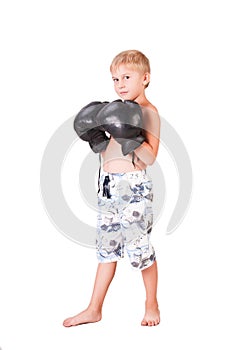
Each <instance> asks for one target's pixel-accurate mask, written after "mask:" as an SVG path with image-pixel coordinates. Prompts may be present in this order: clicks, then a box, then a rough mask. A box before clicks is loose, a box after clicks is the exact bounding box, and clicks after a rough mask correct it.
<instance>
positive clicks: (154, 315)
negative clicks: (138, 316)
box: [141, 305, 160, 327]
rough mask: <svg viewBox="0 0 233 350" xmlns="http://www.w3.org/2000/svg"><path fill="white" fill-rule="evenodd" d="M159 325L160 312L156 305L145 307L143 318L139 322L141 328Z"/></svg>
mask: <svg viewBox="0 0 233 350" xmlns="http://www.w3.org/2000/svg"><path fill="white" fill-rule="evenodd" d="M159 323H160V312H159V308H158V306H157V305H153V306H150V307H149V306H146V312H145V316H144V318H143V320H142V322H141V325H142V326H149V327H150V326H157V325H158V324H159Z"/></svg>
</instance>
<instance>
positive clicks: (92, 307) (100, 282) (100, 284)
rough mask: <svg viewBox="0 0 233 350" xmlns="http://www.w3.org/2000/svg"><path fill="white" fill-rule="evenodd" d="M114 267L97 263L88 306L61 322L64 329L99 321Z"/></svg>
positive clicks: (114, 264)
mask: <svg viewBox="0 0 233 350" xmlns="http://www.w3.org/2000/svg"><path fill="white" fill-rule="evenodd" d="M116 265H117V263H116V262H111V263H99V265H98V268H97V272H96V278H95V284H94V288H93V293H92V297H91V301H90V304H89V306H88V307H87V309H86V310H84V311H82V312H81V313H79V314H77V315H75V316H73V317H70V318H67V319H66V320H65V321H64V322H63V325H64V326H65V327H70V326H77V325H80V324H84V323H93V322H98V321H100V320H101V318H102V306H103V302H104V298H105V296H106V294H107V291H108V287H109V285H110V283H111V281H112V279H113V277H114V274H115V271H116Z"/></svg>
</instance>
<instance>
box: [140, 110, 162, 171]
mask: <svg viewBox="0 0 233 350" xmlns="http://www.w3.org/2000/svg"><path fill="white" fill-rule="evenodd" d="M143 134H144V136H145V138H146V141H144V142H143V143H142V144H141V145H140V146H139V147H138V148H136V149H135V150H134V153H135V154H136V156H137V157H138V158H139V159H140V160H141V161H142V162H143V163H145V164H146V165H152V164H153V163H154V161H155V159H156V156H157V153H158V149H159V142H160V118H159V114H158V112H154V111H152V110H149V109H143Z"/></svg>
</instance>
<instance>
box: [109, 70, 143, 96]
mask: <svg viewBox="0 0 233 350" xmlns="http://www.w3.org/2000/svg"><path fill="white" fill-rule="evenodd" d="M112 79H113V82H114V88H115V91H116V93H117V95H118V96H119V97H120V98H122V99H123V100H133V101H135V100H137V98H138V97H140V96H142V95H143V94H144V89H145V86H146V85H147V84H148V83H149V81H150V74H149V73H142V72H141V71H140V70H135V68H134V67H132V66H130V65H124V64H121V65H120V66H119V67H117V68H116V69H115V70H113V71H112Z"/></svg>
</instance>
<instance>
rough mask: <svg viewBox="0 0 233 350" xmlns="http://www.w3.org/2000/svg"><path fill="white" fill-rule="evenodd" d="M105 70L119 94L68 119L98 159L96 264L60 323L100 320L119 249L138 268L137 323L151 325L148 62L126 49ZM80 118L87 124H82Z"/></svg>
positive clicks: (156, 316)
mask: <svg viewBox="0 0 233 350" xmlns="http://www.w3.org/2000/svg"><path fill="white" fill-rule="evenodd" d="M110 71H111V74H112V79H113V82H114V88H115V91H116V93H117V95H118V96H119V97H120V98H121V100H117V101H114V102H112V103H108V102H103V103H101V102H93V103H91V104H89V105H88V106H86V107H84V109H83V110H81V111H80V113H79V114H78V115H77V117H76V124H74V127H75V130H76V131H77V133H78V135H79V136H80V137H81V138H82V139H83V140H86V141H89V143H90V146H91V148H92V150H93V151H94V152H96V153H97V152H98V153H100V154H101V157H102V162H103V169H102V172H101V174H100V178H99V192H98V205H99V215H98V227H97V257H98V260H99V264H98V268H97V273H96V279H95V284H94V288H93V294H92V297H91V300H90V304H89V306H88V307H87V309H86V310H84V311H83V312H81V313H79V314H77V315H75V316H74V317H70V318H68V319H66V320H65V321H64V322H63V325H64V326H65V327H70V326H76V325H80V324H83V323H91V322H98V321H100V320H101V317H102V306H103V302H104V298H105V296H106V293H107V290H108V287H109V285H110V283H111V281H112V279H113V277H114V274H115V270H116V266H117V261H118V260H119V259H120V258H122V257H123V254H124V251H127V253H128V256H129V260H130V262H131V265H132V267H133V268H134V269H138V270H141V273H142V277H143V282H144V285H145V291H146V302H145V315H144V317H143V320H142V322H141V325H142V326H156V325H158V324H159V322H160V312H159V308H158V302H157V263H156V258H155V252H154V248H153V246H152V245H151V243H150V240H149V238H150V232H151V230H152V215H153V211H152V196H153V195H152V182H151V180H150V179H149V178H148V176H147V174H146V167H147V166H148V165H151V164H153V163H154V161H155V159H156V156H157V152H158V147H159V133H160V120H159V115H158V111H157V109H156V107H155V106H153V105H152V104H151V103H150V102H149V101H148V99H147V98H146V95H145V89H146V88H147V87H148V85H149V82H150V64H149V60H148V59H147V57H146V56H145V55H144V54H143V53H141V52H139V51H137V50H128V51H124V52H121V53H120V54H118V55H117V56H116V57H115V58H114V59H113V61H112V64H111V66H110ZM127 118H128V119H127ZM90 121H91V126H92V127H91V128H90ZM83 123H87V125H89V128H90V129H91V130H90V129H88V130H87V129H85V127H83ZM88 123H89V124H88ZM142 127H143V128H142ZM80 130H82V132H80ZM105 131H107V132H108V134H106V133H105ZM107 135H110V137H108V136H107Z"/></svg>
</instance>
